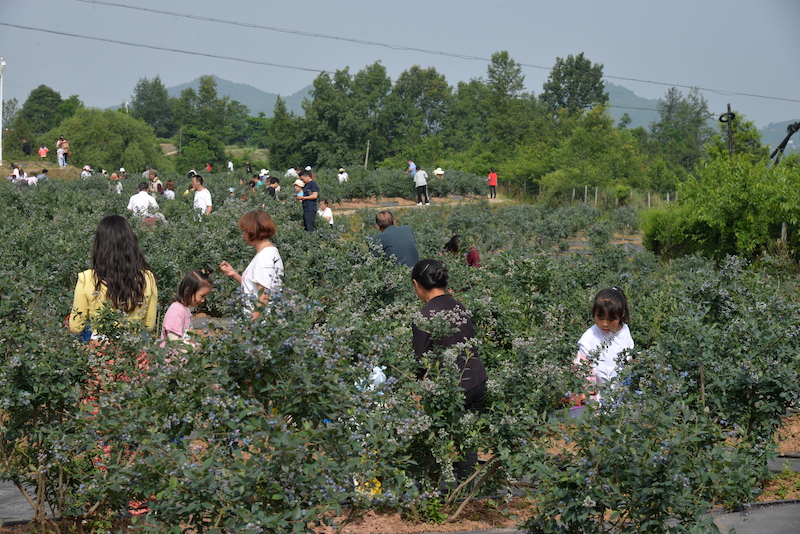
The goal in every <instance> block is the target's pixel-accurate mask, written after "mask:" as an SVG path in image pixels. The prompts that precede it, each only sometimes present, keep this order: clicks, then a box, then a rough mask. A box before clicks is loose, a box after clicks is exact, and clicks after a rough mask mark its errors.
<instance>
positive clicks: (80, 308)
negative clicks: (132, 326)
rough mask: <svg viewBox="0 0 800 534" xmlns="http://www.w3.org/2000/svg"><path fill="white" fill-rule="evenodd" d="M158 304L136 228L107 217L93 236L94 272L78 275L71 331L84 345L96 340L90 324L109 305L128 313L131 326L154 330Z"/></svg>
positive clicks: (153, 278)
mask: <svg viewBox="0 0 800 534" xmlns="http://www.w3.org/2000/svg"><path fill="white" fill-rule="evenodd" d="M157 303H158V289H157V288H156V277H155V275H154V274H153V271H151V270H150V266H149V265H148V264H147V260H145V258H144V254H142V251H141V249H139V239H138V238H137V237H136V234H135V233H133V228H131V225H130V224H129V223H128V221H127V220H126V219H125V218H124V217H122V216H121V215H109V216H107V217H104V218H103V219H102V220H101V221H100V223H99V224H98V225H97V230H96V231H95V234H94V245H93V247H92V268H91V269H87V270H86V271H83V272H82V273H80V274H78V283H77V284H76V285H75V296H74V299H73V303H72V313H71V314H70V319H69V329H70V331H71V332H73V333H75V334H78V333H81V334H82V336H81V339H82V340H84V341H88V339H89V338H97V337H98V332H97V331H96V328H95V327H92V326H91V320H92V318H94V317H96V316H97V315H98V314H99V312H100V310H101V309H102V308H104V307H105V306H106V305H109V306H111V308H112V309H114V310H118V311H120V312H123V313H125V314H126V315H127V320H128V322H129V323H137V324H141V325H143V326H145V327H146V328H147V329H148V330H153V329H154V328H155V326H156V308H157Z"/></svg>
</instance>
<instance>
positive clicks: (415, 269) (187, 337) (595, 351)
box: [68, 175, 634, 481]
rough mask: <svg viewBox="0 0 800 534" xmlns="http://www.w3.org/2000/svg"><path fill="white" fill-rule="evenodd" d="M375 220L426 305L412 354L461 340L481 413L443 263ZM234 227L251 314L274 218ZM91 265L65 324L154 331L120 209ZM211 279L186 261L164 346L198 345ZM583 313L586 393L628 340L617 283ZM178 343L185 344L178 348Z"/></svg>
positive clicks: (238, 276)
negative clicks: (435, 331) (437, 329)
mask: <svg viewBox="0 0 800 534" xmlns="http://www.w3.org/2000/svg"><path fill="white" fill-rule="evenodd" d="M197 179H201V177H200V176H199V175H195V176H193V180H197ZM310 181H311V180H309V182H310ZM199 185H201V186H202V184H199ZM148 188H149V186H148V184H147V183H146V182H141V183H140V184H139V192H138V193H137V195H135V197H137V200H134V199H132V202H133V203H134V204H136V202H141V203H142V205H143V206H144V209H145V210H147V209H149V207H151V206H152V197H150V196H149V193H148ZM303 196H307V195H303ZM145 197H148V198H145ZM298 198H299V197H298ZM138 199H141V200H138ZM375 223H376V226H377V227H378V229H379V230H380V232H379V233H378V234H377V235H375V236H373V237H372V238H371V241H372V242H373V247H374V248H373V250H374V252H375V253H377V254H383V255H385V256H386V257H387V258H389V259H390V260H392V261H394V262H396V263H397V264H399V265H403V266H406V267H408V268H409V269H410V271H409V274H410V281H411V285H412V287H413V290H414V293H415V294H416V296H417V297H418V298H419V300H420V301H422V303H423V305H424V306H423V307H422V309H421V310H420V317H421V318H422V319H421V320H422V322H421V323H417V322H414V323H413V324H412V325H411V326H412V335H411V339H410V340H409V344H410V346H411V348H412V349H413V352H414V354H415V355H416V358H417V359H418V361H420V362H421V361H422V360H423V359H426V358H428V357H429V356H430V353H431V351H437V350H440V349H442V348H447V347H453V346H457V347H459V350H460V352H459V354H458V358H457V367H458V370H457V372H458V376H459V380H460V389H461V390H462V393H463V396H464V399H463V410H464V412H480V411H481V410H482V408H483V405H484V402H485V396H486V383H487V380H488V376H489V374H488V372H487V370H486V368H485V367H484V364H483V362H482V361H481V358H480V356H479V353H478V349H477V345H476V343H475V338H476V334H475V328H474V325H473V323H472V320H471V318H470V315H469V312H468V311H467V309H466V307H465V306H464V305H463V304H462V303H461V302H459V301H458V300H457V299H456V298H455V297H454V296H453V292H452V291H451V290H449V289H448V283H449V276H450V275H449V270H448V268H447V266H446V265H445V263H444V261H442V260H440V259H422V260H420V259H419V253H418V251H417V248H416V242H415V239H414V234H413V231H412V229H411V227H410V226H398V225H397V224H396V223H395V219H394V216H393V214H392V213H391V212H389V211H381V212H379V213H378V214H377V215H376V217H375ZM238 227H239V229H240V230H241V232H242V239H243V240H244V242H245V243H246V244H247V245H248V246H250V247H252V248H253V249H254V250H255V254H254V256H253V258H252V260H251V261H250V263H249V264H248V265H247V267H246V268H245V269H244V271H242V272H241V273H239V272H238V271H237V270H236V269H235V268H234V267H233V266H232V265H231V264H230V263H229V262H228V261H223V262H222V263H221V264H220V265H219V268H220V271H221V273H222V274H223V275H224V276H226V277H229V278H231V279H232V280H234V281H235V282H236V283H237V284H238V285H239V287H240V294H241V296H242V304H241V305H242V309H243V311H244V312H245V316H248V317H250V318H251V319H252V320H258V319H259V317H261V316H262V315H264V314H268V313H270V306H271V302H272V301H273V299H274V298H275V297H276V296H277V295H279V294H280V291H281V286H282V278H283V275H284V263H283V260H282V258H281V255H280V252H279V251H278V248H277V247H276V246H275V244H274V243H273V241H272V239H273V238H274V236H275V235H276V233H277V227H276V225H275V222H274V221H273V220H272V218H271V217H270V215H269V213H267V212H266V211H264V210H261V209H258V210H254V211H250V212H248V213H245V214H244V215H243V216H242V217H241V218H240V219H239V221H238ZM460 244H461V239H460V236H458V235H455V236H453V238H452V239H451V240H450V241H448V243H447V244H446V245H445V247H444V248H443V250H442V254H443V255H444V256H445V257H450V255H451V254H456V255H459V254H460V252H459V250H460V249H459V247H460ZM466 261H467V263H468V264H469V265H470V266H473V267H476V268H477V267H479V266H480V265H479V261H480V259H479V256H477V250H476V249H474V248H470V250H469V252H467V254H466ZM91 265H92V267H91V268H90V269H87V270H85V271H83V272H81V273H79V274H78V277H77V283H76V285H75V291H74V298H73V305H72V310H71V314H70V317H69V320H68V327H69V330H70V331H71V332H72V333H74V334H76V335H77V336H78V338H79V339H80V340H81V341H82V342H86V343H89V344H91V346H93V347H95V348H98V349H99V350H102V347H103V346H104V344H105V343H106V342H107V337H106V334H105V332H104V331H103V324H102V322H101V321H98V320H97V319H98V317H100V315H101V312H102V310H103V309H106V308H110V309H113V310H117V311H120V312H124V315H123V317H124V319H123V320H124V321H126V322H127V323H128V324H130V325H131V326H138V327H142V328H146V329H147V330H150V331H154V330H155V327H156V324H157V301H158V298H157V297H158V287H157V280H156V277H155V275H154V274H153V271H152V269H151V268H150V266H149V264H148V262H147V260H146V259H145V256H144V254H143V252H142V251H141V249H140V248H139V242H138V238H137V236H136V234H135V233H134V231H133V229H132V227H131V225H130V223H129V222H128V220H127V219H126V218H125V217H122V216H120V215H109V216H107V217H104V218H103V219H102V220H101V221H100V222H99V224H98V225H97V229H96V231H95V237H94V243H93V247H92V258H91ZM212 288H213V285H212V280H211V274H210V272H209V271H207V270H205V269H193V270H191V271H189V272H188V273H186V275H185V276H184V278H183V280H182V281H181V283H180V286H179V287H178V288H177V291H176V293H175V298H174V301H173V303H172V304H171V305H170V306H169V308H168V310H167V312H166V314H165V316H164V317H163V321H162V327H161V330H160V339H161V346H162V347H166V346H167V344H169V343H173V345H172V346H178V347H180V346H181V345H180V344H181V343H186V344H190V345H195V344H196V342H195V340H194V339H193V336H192V332H191V318H192V308H195V307H197V306H200V305H202V304H203V303H204V302H205V299H206V297H207V296H208V295H209V294H210V292H211V291H212ZM437 315H442V316H444V317H446V318H447V320H448V321H450V323H451V326H452V328H453V330H452V333H451V334H450V335H446V336H444V337H434V336H432V335H431V334H430V333H429V332H428V331H426V328H425V324H426V323H425V319H430V318H432V317H434V316H437ZM591 316H592V318H593V320H594V323H595V324H594V325H593V326H592V327H591V328H589V329H588V330H587V331H586V332H585V333H584V334H583V335H582V336H581V338H580V340H579V341H578V344H577V345H578V350H577V352H576V356H575V360H574V366H575V371H576V373H581V374H582V373H586V379H587V383H588V385H589V386H588V387H589V389H590V391H589V394H590V395H591V397H592V398H593V399H595V400H599V399H600V398H602V395H603V391H602V390H603V388H604V387H605V386H606V384H607V383H608V382H609V381H611V380H612V379H613V378H614V377H615V376H616V375H617V371H618V365H619V364H620V361H619V357H620V355H621V354H624V353H626V351H629V350H630V349H632V348H633V347H634V343H633V339H632V337H631V334H630V330H629V328H628V323H629V321H630V313H629V311H628V306H627V300H626V298H625V294H624V293H623V291H622V290H620V289H619V288H617V287H611V288H607V289H603V290H602V291H600V292H599V293H598V294H597V295H596V297H595V299H594V303H593V305H592V309H591ZM175 344H177V345H175ZM178 350H182V351H183V352H185V350H186V349H178ZM427 372H428V369H427V368H424V367H422V366H420V369H419V371H418V373H417V379H419V380H422V379H424V378H425V376H426V373H427ZM612 384H613V383H612ZM611 387H613V385H612V386H611ZM584 402H586V399H585V397H583V398H579V399H577V402H575V404H576V407H577V406H580V405H582V404H583V403H584ZM455 446H456V447H457V448H458V450H459V451H460V459H459V460H458V461H457V462H455V464H454V469H455V474H456V477H457V479H458V480H460V481H463V480H465V479H466V478H467V477H468V476H470V474H471V472H472V470H473V469H474V466H475V464H476V461H477V456H476V451H475V450H474V449H473V448H471V447H469V446H467V445H466V444H461V443H456V444H455Z"/></svg>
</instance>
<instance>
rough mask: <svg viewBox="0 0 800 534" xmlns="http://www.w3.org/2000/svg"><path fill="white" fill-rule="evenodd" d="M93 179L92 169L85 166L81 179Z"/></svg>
mask: <svg viewBox="0 0 800 534" xmlns="http://www.w3.org/2000/svg"><path fill="white" fill-rule="evenodd" d="M91 177H92V168H91V167H89V166H88V165H84V166H83V171H81V178H83V179H84V180H86V179H87V178H91Z"/></svg>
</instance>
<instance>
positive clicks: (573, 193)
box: [572, 187, 575, 202]
mask: <svg viewBox="0 0 800 534" xmlns="http://www.w3.org/2000/svg"><path fill="white" fill-rule="evenodd" d="M572 201H573V202H575V188H574V187H573V188H572Z"/></svg>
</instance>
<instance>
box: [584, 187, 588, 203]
mask: <svg viewBox="0 0 800 534" xmlns="http://www.w3.org/2000/svg"><path fill="white" fill-rule="evenodd" d="M583 201H584V202H589V185H588V184H587V185H585V186H583Z"/></svg>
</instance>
